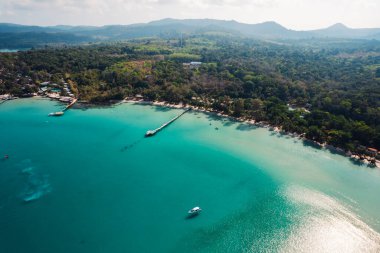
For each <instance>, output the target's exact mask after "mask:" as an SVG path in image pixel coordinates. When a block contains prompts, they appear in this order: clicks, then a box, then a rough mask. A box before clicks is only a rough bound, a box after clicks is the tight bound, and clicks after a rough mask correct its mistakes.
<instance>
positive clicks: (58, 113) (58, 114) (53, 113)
mask: <svg viewBox="0 0 380 253" xmlns="http://www.w3.org/2000/svg"><path fill="white" fill-rule="evenodd" d="M63 114H64V112H52V113H49V116H62V115H63Z"/></svg>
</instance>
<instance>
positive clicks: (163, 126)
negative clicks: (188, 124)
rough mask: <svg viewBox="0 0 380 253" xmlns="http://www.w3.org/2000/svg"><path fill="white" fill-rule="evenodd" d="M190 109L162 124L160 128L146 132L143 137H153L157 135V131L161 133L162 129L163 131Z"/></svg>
mask: <svg viewBox="0 0 380 253" xmlns="http://www.w3.org/2000/svg"><path fill="white" fill-rule="evenodd" d="M190 110H191V108H189V109H186V110H185V111H184V112H182V113H181V114H179V115H178V116H176V117H174V118H172V119H171V120H169V121H168V122H166V123H165V124H163V125H162V126H160V127H159V128H156V129H154V130H148V131H147V132H146V133H145V137H151V136H153V135H155V134H156V133H158V132H159V131H161V130H162V129H164V128H165V127H167V126H168V125H170V124H171V123H173V122H174V121H176V120H177V119H178V118H179V117H181V116H182V115H184V114H185V113H186V112H188V111H190Z"/></svg>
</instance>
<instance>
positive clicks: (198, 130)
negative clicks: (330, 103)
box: [0, 98, 380, 253]
mask: <svg viewBox="0 0 380 253" xmlns="http://www.w3.org/2000/svg"><path fill="white" fill-rule="evenodd" d="M62 107H63V106H62V104H59V103H56V102H53V101H50V100H46V99H37V98H31V99H20V100H13V101H8V102H6V103H3V104H2V105H0V155H1V157H2V156H3V155H5V154H7V155H9V158H8V159H2V160H0V187H1V190H0V252H41V253H44V252H378V251H379V250H380V235H379V232H380V214H379V212H378V210H380V201H379V197H378V196H379V194H380V172H379V171H380V170H379V169H376V168H368V167H366V166H359V165H355V164H353V163H352V162H351V161H350V160H348V159H347V158H346V157H343V156H340V155H336V154H332V153H330V152H329V151H326V150H318V149H315V148H313V147H311V146H309V145H307V144H305V143H304V142H302V141H301V140H298V139H295V138H290V137H289V136H285V135H280V134H277V133H275V132H271V131H268V130H267V129H265V128H257V127H254V126H250V125H247V124H244V123H240V122H235V121H231V120H228V119H225V118H219V117H215V115H212V114H205V113H199V112H189V113H186V114H184V115H183V116H182V117H181V118H180V119H179V120H177V121H176V122H174V123H173V124H172V125H170V126H169V127H167V128H165V129H164V130H163V131H161V132H159V133H158V134H157V135H155V136H154V137H151V138H144V133H145V132H146V131H147V130H148V129H154V128H156V127H158V126H160V125H161V124H162V123H164V122H165V121H168V120H169V119H171V118H172V117H174V116H176V115H178V114H179V113H180V112H182V110H176V109H168V108H163V107H155V106H150V105H137V104H121V105H117V106H114V107H101V108H91V109H87V110H81V109H73V110H69V111H67V112H66V113H65V115H64V116H62V117H47V115H48V113H50V112H53V111H58V110H59V109H61V108H62ZM194 206H200V207H201V208H202V209H203V212H202V213H201V214H200V215H199V216H197V217H194V218H189V217H187V211H188V210H189V209H190V208H192V207H194Z"/></svg>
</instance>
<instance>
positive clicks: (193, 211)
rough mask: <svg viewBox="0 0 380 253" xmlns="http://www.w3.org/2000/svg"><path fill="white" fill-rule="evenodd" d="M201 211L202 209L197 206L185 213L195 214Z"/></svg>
mask: <svg viewBox="0 0 380 253" xmlns="http://www.w3.org/2000/svg"><path fill="white" fill-rule="evenodd" d="M201 211H202V209H201V208H200V207H199V206H196V207H193V208H191V209H190V210H189V211H188V212H187V213H188V214H189V215H197V214H199V213H200V212H201Z"/></svg>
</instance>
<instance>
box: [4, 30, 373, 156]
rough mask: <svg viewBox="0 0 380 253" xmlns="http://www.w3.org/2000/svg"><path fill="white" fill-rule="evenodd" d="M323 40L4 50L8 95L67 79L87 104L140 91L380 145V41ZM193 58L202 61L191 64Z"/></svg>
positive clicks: (199, 40)
mask: <svg viewBox="0 0 380 253" xmlns="http://www.w3.org/2000/svg"><path fill="white" fill-rule="evenodd" d="M322 42H323V43H319V44H318V43H316V42H315V41H313V42H309V41H307V40H306V41H304V42H303V44H299V45H294V44H291V45H284V44H279V43H268V42H262V41H257V40H252V39H241V38H229V37H226V36H217V35H207V36H206V35H198V36H191V37H190V36H189V37H184V38H182V40H181V39H178V38H173V39H138V40H136V39H135V40H131V41H128V42H123V43H114V44H95V45H89V46H80V47H79V46H75V47H66V48H56V47H52V48H45V49H41V50H30V51H25V52H18V53H2V54H0V94H4V93H12V94H14V95H18V96H23V95H25V94H29V93H31V92H36V91H38V90H39V89H40V88H41V86H40V84H41V83H42V82H45V81H50V82H51V83H55V85H58V86H59V85H61V84H62V83H63V82H67V83H69V84H70V86H71V87H72V89H73V90H77V91H78V94H79V99H80V100H82V101H83V100H86V101H89V102H92V103H105V102H109V101H113V100H120V99H123V98H124V97H127V96H135V95H137V94H139V95H142V96H143V97H144V98H145V99H147V100H161V101H167V102H172V103H179V102H182V103H187V104H192V105H195V106H202V107H205V108H208V109H213V110H217V111H220V112H224V113H226V114H229V115H232V116H235V117H244V118H247V119H255V120H258V121H266V122H269V123H271V124H274V125H280V126H282V127H283V129H284V130H286V131H290V132H297V133H300V134H304V135H305V136H306V137H308V138H309V139H312V140H316V141H318V142H321V143H323V142H327V143H330V144H333V145H335V146H338V147H341V148H343V149H345V150H351V151H357V152H363V150H364V149H365V148H364V147H374V148H377V149H380V42H376V41H350V40H348V41H346V40H328V41H322ZM191 61H201V62H202V64H201V65H197V64H195V65H189V64H184V63H189V62H191ZM55 87H56V86H55Z"/></svg>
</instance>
